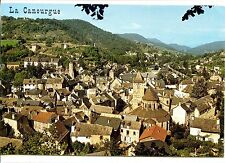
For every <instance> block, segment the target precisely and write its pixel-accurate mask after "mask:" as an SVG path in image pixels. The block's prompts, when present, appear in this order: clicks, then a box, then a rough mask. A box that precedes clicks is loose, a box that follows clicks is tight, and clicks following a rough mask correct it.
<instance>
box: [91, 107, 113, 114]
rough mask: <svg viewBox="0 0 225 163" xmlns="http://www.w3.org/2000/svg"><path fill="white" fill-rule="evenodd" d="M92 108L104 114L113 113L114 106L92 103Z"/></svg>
mask: <svg viewBox="0 0 225 163" xmlns="http://www.w3.org/2000/svg"><path fill="white" fill-rule="evenodd" d="M90 110H91V111H94V112H96V113H99V114H102V115H104V114H112V113H113V110H114V108H113V107H109V106H103V105H91V107H90Z"/></svg>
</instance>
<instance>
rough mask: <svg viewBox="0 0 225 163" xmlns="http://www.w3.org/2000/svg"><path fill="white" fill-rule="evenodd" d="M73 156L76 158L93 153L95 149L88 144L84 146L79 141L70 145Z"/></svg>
mask: <svg viewBox="0 0 225 163" xmlns="http://www.w3.org/2000/svg"><path fill="white" fill-rule="evenodd" d="M72 148H73V151H74V155H76V156H85V155H86V154H88V153H92V152H94V150H95V148H94V146H93V145H91V144H90V143H87V144H84V143H81V142H79V141H75V142H74V143H73V144H72Z"/></svg>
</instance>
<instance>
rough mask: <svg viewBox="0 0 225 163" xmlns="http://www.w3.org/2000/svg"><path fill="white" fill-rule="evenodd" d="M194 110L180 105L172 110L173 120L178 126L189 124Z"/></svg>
mask: <svg viewBox="0 0 225 163" xmlns="http://www.w3.org/2000/svg"><path fill="white" fill-rule="evenodd" d="M191 113H192V110H191V109H190V108H189V107H187V105H185V104H179V105H178V106H176V107H175V108H173V109H172V120H173V121H174V122H175V123H178V124H186V125H187V124H188V122H189V119H190V114H191Z"/></svg>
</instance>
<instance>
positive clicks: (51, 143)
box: [18, 132, 63, 155]
mask: <svg viewBox="0 0 225 163" xmlns="http://www.w3.org/2000/svg"><path fill="white" fill-rule="evenodd" d="M62 150H63V144H62V145H61V144H58V143H57V142H56V141H55V139H54V138H53V137H52V136H51V135H49V134H47V132H44V133H39V132H36V133H35V134H33V135H32V136H28V137H24V138H23V145H22V147H21V148H20V149H19V150H18V154H23V155H60V154H61V152H62Z"/></svg>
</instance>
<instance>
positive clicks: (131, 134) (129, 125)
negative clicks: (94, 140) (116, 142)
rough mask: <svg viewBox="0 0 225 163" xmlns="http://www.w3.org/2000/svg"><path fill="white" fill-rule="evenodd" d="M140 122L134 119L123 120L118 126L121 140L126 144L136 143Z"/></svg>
mask: <svg viewBox="0 0 225 163" xmlns="http://www.w3.org/2000/svg"><path fill="white" fill-rule="evenodd" d="M140 129H141V123H140V122H135V121H123V122H121V126H120V135H121V141H122V142H123V143H126V144H131V143H138V142H139V136H140Z"/></svg>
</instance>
